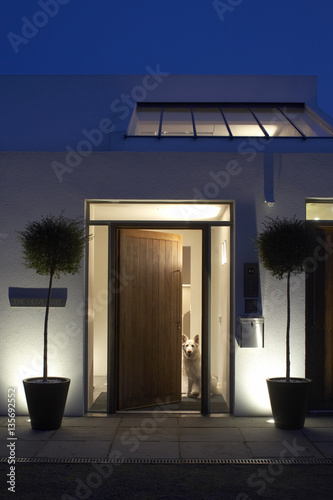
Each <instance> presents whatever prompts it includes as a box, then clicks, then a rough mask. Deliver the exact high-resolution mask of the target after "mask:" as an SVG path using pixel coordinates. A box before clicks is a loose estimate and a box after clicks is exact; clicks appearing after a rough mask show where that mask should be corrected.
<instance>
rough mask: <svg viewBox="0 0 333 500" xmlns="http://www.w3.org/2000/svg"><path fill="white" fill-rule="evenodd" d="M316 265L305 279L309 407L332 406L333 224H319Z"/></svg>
mask: <svg viewBox="0 0 333 500" xmlns="http://www.w3.org/2000/svg"><path fill="white" fill-rule="evenodd" d="M321 230H322V236H321V241H322V248H321V249H320V250H319V251H318V260H317V269H316V270H315V271H314V272H313V273H310V274H309V275H308V276H307V280H306V376H307V377H309V378H311V379H312V381H313V382H312V389H311V401H310V409H313V410H333V253H332V249H333V227H322V228H321Z"/></svg>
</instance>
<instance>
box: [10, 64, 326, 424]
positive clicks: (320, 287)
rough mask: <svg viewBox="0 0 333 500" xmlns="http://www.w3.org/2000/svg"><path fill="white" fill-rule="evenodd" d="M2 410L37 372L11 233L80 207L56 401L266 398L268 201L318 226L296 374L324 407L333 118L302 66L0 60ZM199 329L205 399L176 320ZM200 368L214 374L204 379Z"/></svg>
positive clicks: (297, 322)
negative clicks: (64, 70)
mask: <svg viewBox="0 0 333 500" xmlns="http://www.w3.org/2000/svg"><path fill="white" fill-rule="evenodd" d="M0 86H1V115H2V119H1V125H0V130H1V132H0V143H1V153H0V168H1V170H0V171H1V187H0V189H1V212H0V218H1V225H0V243H1V253H2V256H3V257H2V266H1V284H2V286H1V292H0V308H1V317H2V321H1V325H0V329H1V333H0V335H1V337H0V338H1V350H0V359H1V366H2V370H1V373H0V378H1V384H0V386H1V398H0V403H1V407H0V412H1V414H6V413H7V390H8V388H9V387H15V388H16V394H17V400H16V404H17V413H18V414H26V413H27V407H26V403H25V397H24V390H23V385H22V379H23V378H26V377H33V376H39V375H41V374H42V335H43V314H44V309H43V299H42V297H43V289H45V288H46V287H47V283H46V281H45V280H46V278H45V277H42V276H38V275H37V274H36V273H35V272H34V271H32V270H28V269H26V268H25V267H24V266H23V263H22V253H21V249H20V246H19V242H18V239H17V231H20V230H23V229H24V227H25V224H26V223H27V222H28V221H32V220H36V219H39V218H40V217H41V216H43V215H48V214H51V213H52V214H59V213H61V212H63V213H64V215H65V216H68V217H74V218H76V217H82V218H84V219H85V221H86V224H87V231H88V232H89V234H91V235H92V238H91V240H90V242H89V244H88V245H87V248H86V252H85V257H84V261H83V262H82V267H81V270H80V272H79V273H78V274H76V275H74V276H67V275H66V276H62V277H61V279H60V280H59V281H56V282H55V285H54V287H55V291H54V293H55V295H54V302H53V307H52V308H51V312H50V318H49V321H50V323H49V332H50V333H49V335H50V338H49V374H50V375H54V376H65V377H69V378H70V379H71V386H70V391H69V396H68V401H67V406H66V412H65V414H66V415H68V416H78V415H83V414H84V413H85V412H88V411H91V412H108V413H115V412H126V411H142V410H143V409H148V410H149V409H150V410H151V409H152V408H154V409H156V408H157V409H158V410H163V409H165V408H167V409H168V410H170V411H198V412H203V413H215V412H216V413H221V412H231V413H233V414H234V415H237V416H259V415H269V414H270V413H271V410H270V403H269V397H268V392H267V388H266V378H268V377H274V376H284V372H285V368H284V367H285V328H286V325H285V323H286V315H285V311H286V296H285V290H286V284H285V283H284V281H283V280H282V281H279V280H276V279H274V278H273V277H271V276H270V275H269V274H268V272H266V271H265V270H264V269H263V268H262V266H261V265H260V264H259V263H258V257H257V254H256V250H255V247H254V244H253V239H254V238H255V237H256V235H257V234H258V232H260V231H261V230H262V228H263V225H262V224H263V222H264V221H265V220H266V218H267V217H276V216H280V217H293V216H294V215H295V216H296V217H297V218H299V219H304V220H305V219H309V220H316V221H317V222H316V224H317V225H319V226H320V227H322V236H321V237H320V238H319V239H318V248H316V251H315V255H313V256H309V261H308V264H307V270H308V272H307V273H306V274H305V275H301V276H297V277H294V278H293V282H292V318H291V336H292V340H291V375H292V376H295V377H303V376H305V375H306V376H309V377H311V378H313V379H314V383H313V394H312V401H311V408H312V409H316V410H325V409H330V408H332V406H331V405H332V400H333V348H332V347H331V346H332V345H333V343H332V339H331V335H332V334H331V331H332V328H331V321H332V320H331V314H330V311H331V309H332V307H331V306H332V297H333V293H332V289H333V287H332V283H333V273H332V271H331V269H332V265H333V261H332V253H333V246H332V245H331V236H332V233H333V229H331V228H333V174H332V167H333V119H332V118H331V117H329V116H327V115H326V114H325V112H324V111H322V110H320V109H319V108H318V106H317V88H316V78H315V77H311V76H304V77H300V76H200V75H192V76H191V75H169V74H167V73H165V72H163V71H161V69H160V68H159V67H158V66H157V67H155V68H153V67H150V66H147V68H146V73H145V74H143V75H113V76H112V75H110V76H109V75H94V76H92V75H89V76H88V75H87V76H74V75H73V76H70V75H68V76H60V75H57V76H51V75H50V76H2V77H1V80H0ZM183 334H184V335H186V336H187V337H191V338H193V337H194V336H195V335H199V345H200V350H201V358H202V360H201V361H202V367H201V376H202V378H201V397H200V396H199V397H198V394H197V393H198V390H196V391H194V394H188V381H187V377H186V374H185V372H184V368H183V366H182V340H183V337H182V335H183ZM211 374H212V375H213V376H214V378H215V379H217V386H218V389H219V393H218V394H213V393H211V391H210V388H211Z"/></svg>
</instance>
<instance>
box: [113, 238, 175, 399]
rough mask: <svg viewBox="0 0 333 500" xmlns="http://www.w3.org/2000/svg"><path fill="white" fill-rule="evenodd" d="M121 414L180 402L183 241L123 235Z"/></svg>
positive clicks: (120, 315)
mask: <svg viewBox="0 0 333 500" xmlns="http://www.w3.org/2000/svg"><path fill="white" fill-rule="evenodd" d="M119 236H120V238H119V274H120V276H129V277H130V278H129V279H128V280H127V282H128V284H127V286H126V287H125V288H124V289H123V290H121V293H120V294H119V300H118V305H119V334H118V353H119V357H118V359H119V361H118V365H119V368H118V379H119V380H118V405H117V406H118V409H125V408H135V407H142V406H149V405H153V404H157V401H159V402H161V401H163V402H168V401H179V400H180V397H181V330H180V329H179V323H180V324H181V320H180V315H181V309H180V307H181V306H180V297H181V289H180V286H181V283H180V278H179V276H180V271H181V264H182V237H181V236H179V235H175V234H169V233H160V232H155V231H142V230H132V229H131V230H127V229H123V230H120V234H119Z"/></svg>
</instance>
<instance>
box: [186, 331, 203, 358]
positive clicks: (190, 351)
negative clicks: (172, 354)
mask: <svg viewBox="0 0 333 500" xmlns="http://www.w3.org/2000/svg"><path fill="white" fill-rule="evenodd" d="M182 339H183V354H184V356H185V357H186V358H191V357H194V356H196V355H197V354H198V352H199V335H195V337H194V338H193V339H189V338H188V337H187V336H186V335H184V333H183V335H182Z"/></svg>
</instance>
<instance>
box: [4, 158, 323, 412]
mask: <svg viewBox="0 0 333 500" xmlns="http://www.w3.org/2000/svg"><path fill="white" fill-rule="evenodd" d="M65 158H66V153H59V152H57V153H48V152H43V153H36V152H29V153H24V152H21V153H1V154H0V168H1V185H0V193H1V197H0V203H1V213H0V246H1V254H2V262H3V264H2V266H1V269H0V283H1V288H0V311H1V323H0V337H1V346H2V347H1V350H0V366H1V373H0V378H1V380H0V387H1V394H0V402H1V403H0V404H1V406H0V414H6V412H7V404H6V399H7V396H6V394H7V388H8V387H12V386H15V387H17V391H18V396H17V412H18V414H19V413H26V406H25V398H24V393H23V387H22V383H21V380H22V378H23V377H25V376H36V375H39V373H41V368H40V367H41V356H42V332H43V312H44V311H43V310H42V309H39V308H37V309H33V308H17V307H10V305H9V300H8V287H11V286H17V287H45V286H47V284H46V282H45V279H44V278H42V277H39V276H38V275H36V274H35V273H34V271H31V270H26V269H25V268H24V267H23V265H22V264H21V254H20V247H19V244H18V241H17V235H16V231H18V230H21V229H23V228H24V225H25V223H26V222H27V221H28V220H33V219H36V218H39V217H40V216H41V215H46V214H48V213H55V214H57V213H60V212H61V211H62V210H64V211H65V215H66V216H70V217H72V216H73V217H76V216H78V215H84V200H85V199H156V200H167V199H172V200H177V199H182V200H184V199H188V200H193V199H196V198H198V197H199V196H202V198H204V199H207V200H213V199H216V200H234V201H235V208H236V210H235V214H236V220H235V256H234V263H235V318H234V320H235V322H236V318H238V316H240V315H242V314H244V301H243V264H244V262H255V261H257V256H256V253H255V250H254V247H253V246H252V245H251V242H250V238H254V237H255V236H256V233H257V231H258V230H259V231H260V230H261V227H262V226H261V223H262V221H263V220H264V218H265V217H266V216H267V215H269V216H276V215H280V216H293V215H294V214H295V215H296V216H297V217H300V218H304V217H305V198H306V197H309V196H316V197H330V196H332V188H331V186H332V162H333V158H332V155H329V154H326V155H321V154H297V155H292V154H286V155H281V156H278V155H277V156H276V157H275V176H274V179H275V185H274V194H275V200H276V202H275V205H274V207H271V208H270V207H268V206H267V204H265V203H264V176H263V172H264V156H263V154H262V153H257V152H256V153H255V154H243V155H241V154H237V153H234V154H232V153H230V154H226V153H112V152H111V153H91V154H88V155H87V156H86V157H85V158H84V159H83V161H82V162H81V164H80V165H79V166H78V167H77V168H74V169H73V170H72V171H71V172H67V173H65V174H64V175H63V180H62V182H59V179H58V178H57V177H56V175H55V173H54V170H53V169H52V166H51V164H52V162H53V161H55V160H56V161H58V162H61V163H63V164H65ZM231 161H233V163H230V162H231ZM226 169H228V171H229V174H228V176H226V175H225V174H222V172H225V171H226ZM200 193H201V194H200ZM260 279H261V292H262V305H263V310H262V313H263V316H264V317H265V347H264V348H263V349H245V348H240V347H239V346H238V344H237V343H236V344H232V346H231V347H232V348H231V350H232V356H234V359H235V379H234V391H235V402H234V413H235V414H236V415H267V414H270V406H269V401H268V395H267V390H266V382H265V379H266V378H267V377H269V376H274V375H280V374H281V375H283V374H284V345H285V344H284V332H285V316H284V311H285V307H284V306H285V302H284V293H285V283H284V282H279V281H277V280H275V279H273V278H271V277H270V276H269V275H268V274H267V273H266V272H265V271H264V270H262V269H261V272H260ZM296 279H297V278H296ZM303 281H304V280H302V279H298V281H297V283H296V284H295V285H294V287H295V288H296V293H294V294H293V296H292V323H291V329H292V345H291V355H292V375H293V376H295V375H300V376H301V375H304V340H305V333H304V283H303ZM55 286H61V287H67V288H68V300H67V305H66V307H65V308H61V309H56V308H52V309H51V314H50V363H49V365H50V366H49V373H50V374H56V375H61V376H68V377H69V378H71V380H72V385H71V388H70V393H69V398H68V403H67V407H66V414H67V415H81V414H82V412H83V395H84V390H83V387H84V376H85V374H84V358H83V353H84V348H85V339H84V335H85V327H84V296H85V283H84V269H83V268H82V269H81V272H80V273H79V274H78V275H76V276H70V277H66V276H65V277H62V278H61V280H60V281H59V282H56V283H55ZM280 305H281V306H282V309H281V311H282V312H280V309H279V308H280ZM232 333H233V332H232Z"/></svg>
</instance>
